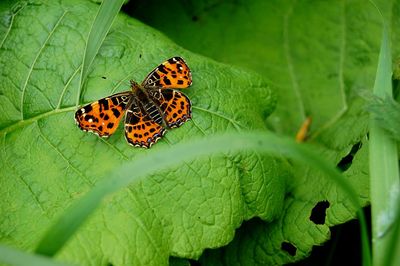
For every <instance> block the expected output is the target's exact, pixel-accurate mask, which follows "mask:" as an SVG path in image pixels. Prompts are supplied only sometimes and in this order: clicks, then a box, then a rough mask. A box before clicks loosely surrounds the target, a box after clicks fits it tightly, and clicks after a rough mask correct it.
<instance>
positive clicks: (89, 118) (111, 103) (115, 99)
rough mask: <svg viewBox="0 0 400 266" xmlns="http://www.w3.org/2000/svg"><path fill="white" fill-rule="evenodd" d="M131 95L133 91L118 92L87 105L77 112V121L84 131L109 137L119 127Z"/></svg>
mask: <svg viewBox="0 0 400 266" xmlns="http://www.w3.org/2000/svg"><path fill="white" fill-rule="evenodd" d="M130 96H131V92H123V93H117V94H114V95H111V96H109V97H106V98H103V99H100V100H98V101H96V102H93V103H91V104H88V105H85V106H83V107H81V108H79V109H78V110H77V111H76V112H75V121H76V123H77V124H78V126H79V128H80V129H82V130H84V131H90V132H93V133H95V134H98V135H99V136H100V137H108V136H110V135H112V134H113V133H114V132H115V130H116V129H117V128H118V124H119V122H120V121H121V118H122V117H123V115H124V112H125V110H126V107H127V105H128V101H129V99H130Z"/></svg>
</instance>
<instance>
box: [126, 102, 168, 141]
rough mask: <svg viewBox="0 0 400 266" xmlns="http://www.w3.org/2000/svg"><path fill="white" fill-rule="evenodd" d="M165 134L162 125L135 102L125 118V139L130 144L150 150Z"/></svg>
mask: <svg viewBox="0 0 400 266" xmlns="http://www.w3.org/2000/svg"><path fill="white" fill-rule="evenodd" d="M164 134H165V129H164V128H163V127H162V125H160V124H158V123H156V122H155V121H154V119H151V118H150V116H149V115H148V114H147V113H146V112H144V111H143V110H142V108H140V107H139V105H138V104H137V103H136V102H135V101H133V102H132V104H131V106H129V107H128V110H127V111H126V117H125V138H126V140H127V141H128V143H129V144H131V145H133V146H136V147H142V148H150V147H151V145H153V144H154V143H156V142H157V141H158V140H159V139H160V138H161V137H162V136H163V135H164Z"/></svg>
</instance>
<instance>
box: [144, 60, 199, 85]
mask: <svg viewBox="0 0 400 266" xmlns="http://www.w3.org/2000/svg"><path fill="white" fill-rule="evenodd" d="M191 84H192V74H191V72H190V69H189V67H188V66H187V64H186V62H185V61H184V60H183V59H182V58H181V57H172V58H170V59H168V60H167V61H165V62H164V63H162V64H161V65H159V66H158V67H156V68H155V69H154V70H153V71H151V72H150V74H148V75H147V77H146V78H145V79H144V81H143V82H142V86H143V87H145V88H151V87H153V88H154V87H157V88H177V89H184V88H187V87H189V86H190V85H191Z"/></svg>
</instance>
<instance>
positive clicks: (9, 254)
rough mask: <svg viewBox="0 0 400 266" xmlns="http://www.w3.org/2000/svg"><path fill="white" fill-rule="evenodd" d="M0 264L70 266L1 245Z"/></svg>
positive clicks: (15, 265)
mask: <svg viewBox="0 0 400 266" xmlns="http://www.w3.org/2000/svg"><path fill="white" fill-rule="evenodd" d="M0 262H2V263H5V264H7V265H13V266H26V265H30V266H68V265H70V264H66V263H62V262H58V261H55V260H52V259H49V258H47V257H43V256H40V255H35V254H30V253H28V252H24V251H21V250H18V249H14V248H11V247H7V246H4V245H0Z"/></svg>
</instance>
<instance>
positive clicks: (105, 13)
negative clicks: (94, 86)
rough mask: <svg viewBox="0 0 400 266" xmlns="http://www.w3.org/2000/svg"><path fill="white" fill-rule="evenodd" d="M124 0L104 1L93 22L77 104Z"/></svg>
mask: <svg viewBox="0 0 400 266" xmlns="http://www.w3.org/2000/svg"><path fill="white" fill-rule="evenodd" d="M123 3H124V0H104V1H103V2H102V3H101V5H100V8H99V11H98V12H97V15H96V18H95V19H94V21H93V24H92V28H91V29H90V32H89V37H88V40H87V43H86V48H85V54H84V58H83V65H82V72H81V77H80V86H79V90H78V97H77V102H76V104H77V105H78V104H79V98H80V92H81V88H82V86H83V83H84V82H85V79H86V77H87V75H88V73H89V69H90V66H91V65H92V62H93V60H94V58H95V56H96V54H97V52H98V51H99V49H100V46H101V45H102V43H103V41H104V39H105V38H106V35H107V33H108V31H109V30H110V28H111V25H112V23H113V21H114V19H115V18H116V17H117V15H118V13H119V11H120V9H121V7H122V4H123Z"/></svg>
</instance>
